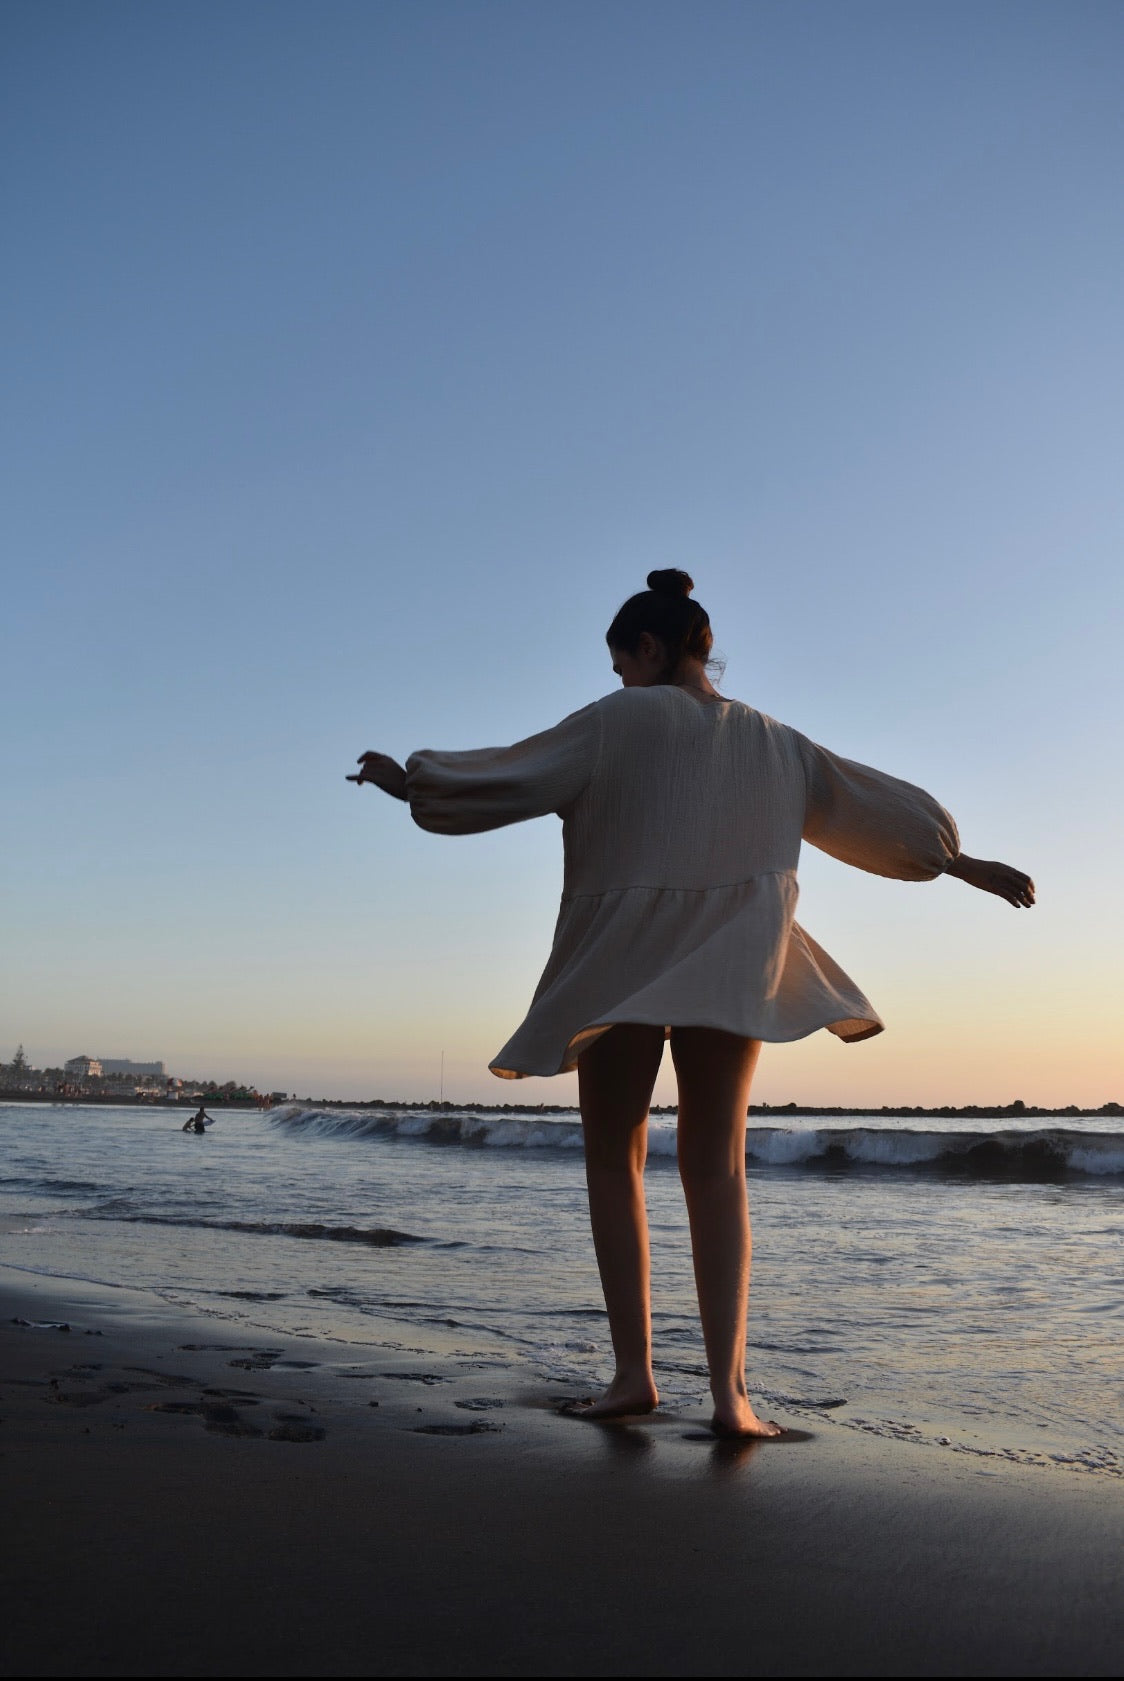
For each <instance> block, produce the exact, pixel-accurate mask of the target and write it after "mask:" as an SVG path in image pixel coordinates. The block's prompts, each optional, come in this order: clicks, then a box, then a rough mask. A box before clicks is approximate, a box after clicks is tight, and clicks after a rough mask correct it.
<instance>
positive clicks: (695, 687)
mask: <svg viewBox="0 0 1124 1681" xmlns="http://www.w3.org/2000/svg"><path fill="white" fill-rule="evenodd" d="M671 681H672V684H673V685H674V686H675V688H677V689H687V690H688V691H689V692H690V693H691V694H696V695H701V696H702V697H703V698H704V699H705V700H721V699H722V696H721V695H720V694H719V693H718V690H717V689H716V688H715V687H714V684H713V683H712V682H711V681H710V678H709V677H708V676H707V674H706V667H705V666H704V665H702V664H701V663H700V662H699V661H698V660H684V661H683V663H682V665H680V667H679V668H678V670H677V671H676V672H675V673H674V674H673V676H672V678H671Z"/></svg>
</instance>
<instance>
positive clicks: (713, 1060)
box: [671, 1027, 761, 1176]
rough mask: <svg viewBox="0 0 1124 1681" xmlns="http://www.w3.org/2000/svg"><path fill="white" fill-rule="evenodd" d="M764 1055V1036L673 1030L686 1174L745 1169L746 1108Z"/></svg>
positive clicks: (681, 1154) (682, 1161)
mask: <svg viewBox="0 0 1124 1681" xmlns="http://www.w3.org/2000/svg"><path fill="white" fill-rule="evenodd" d="M760 1054H761V1041H760V1039H743V1038H742V1037H741V1036H740V1035H739V1034H737V1033H724V1032H723V1031H722V1030H721V1029H720V1028H717V1027H673V1028H672V1030H671V1057H672V1061H673V1062H674V1064H675V1076H676V1080H677V1081H678V1085H679V1130H678V1148H679V1165H680V1167H681V1169H682V1170H683V1172H684V1173H687V1174H690V1173H695V1174H705V1175H708V1176H709V1175H712V1174H729V1173H744V1172H745V1124H746V1110H747V1109H748V1107H749V1093H750V1088H751V1086H752V1085H753V1073H754V1070H755V1068H756V1067H757V1059H758V1057H759V1056H760Z"/></svg>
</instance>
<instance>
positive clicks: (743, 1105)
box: [671, 1027, 780, 1436]
mask: <svg viewBox="0 0 1124 1681" xmlns="http://www.w3.org/2000/svg"><path fill="white" fill-rule="evenodd" d="M760 1051H761V1042H760V1040H758V1039H742V1038H739V1037H738V1035H737V1034H734V1033H723V1032H720V1031H719V1030H718V1029H717V1028H712V1027H676V1028H673V1029H672V1032H671V1055H672V1059H673V1060H674V1063H675V1072H676V1075H677V1077H678V1081H679V1134H678V1149H679V1172H680V1175H681V1177H682V1180H683V1190H684V1194H685V1196H686V1198H687V1214H688V1217H689V1219H690V1222H691V1252H692V1255H693V1258H694V1263H695V1285H696V1288H697V1290H698V1295H699V1315H700V1318H701V1319H702V1330H703V1341H704V1342H705V1344H706V1358H707V1365H708V1366H709V1368H710V1392H711V1394H712V1395H713V1397H714V1426H713V1427H714V1429H715V1430H716V1431H718V1432H720V1433H722V1434H730V1433H735V1434H737V1435H744V1436H776V1435H778V1434H780V1427H779V1426H778V1425H776V1424H772V1423H767V1422H765V1421H764V1420H763V1419H760V1418H758V1416H757V1414H756V1413H755V1412H754V1410H753V1407H752V1406H751V1404H750V1400H749V1395H748V1392H747V1390H746V1381H745V1339H746V1315H747V1313H748V1310H749V1263H750V1253H751V1239H750V1229H749V1206H748V1203H747V1200H746V1184H745V1117H746V1109H747V1107H748V1105H749V1088H750V1086H751V1084H752V1081H753V1071H754V1069H755V1068H756V1066H757V1058H758V1056H759V1054H760Z"/></svg>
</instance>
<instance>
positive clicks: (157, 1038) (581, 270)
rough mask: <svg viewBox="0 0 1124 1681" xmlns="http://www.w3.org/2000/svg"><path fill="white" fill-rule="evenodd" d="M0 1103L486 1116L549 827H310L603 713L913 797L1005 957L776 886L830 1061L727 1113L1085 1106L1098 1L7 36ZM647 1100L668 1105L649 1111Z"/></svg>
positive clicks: (1115, 1034) (568, 1082)
mask: <svg viewBox="0 0 1124 1681" xmlns="http://www.w3.org/2000/svg"><path fill="white" fill-rule="evenodd" d="M0 32H2V48H3V50H2V53H0V64H2V72H0V74H2V78H3V96H2V100H0V105H2V110H3V115H2V118H0V122H2V125H3V146H2V155H3V164H2V167H3V172H4V204H5V213H4V220H5V227H6V235H7V237H6V241H5V243H6V247H7V251H6V259H5V263H4V267H3V275H2V279H0V285H2V287H3V291H4V294H5V298H4V303H5V307H4V311H3V323H4V324H3V329H2V331H3V335H4V365H5V370H6V372H5V378H4V387H5V390H4V396H3V404H4V414H5V448H4V455H5V463H6V469H7V473H6V477H7V490H6V494H5V504H6V508H5V515H4V524H5V528H6V541H5V549H6V552H7V554H8V556H9V564H8V566H7V568H6V581H5V585H4V592H3V609H4V612H3V624H4V658H3V661H2V664H0V681H2V683H3V685H4V694H5V704H4V720H5V730H4V734H5V738H6V739H5V750H4V767H3V782H4V789H5V793H6V795H7V800H6V808H7V814H8V815H7V820H6V823H5V830H6V833H5V842H6V846H5V851H6V854H7V860H8V862H7V867H6V871H5V876H6V894H5V898H6V906H5V908H4V911H3V946H4V953H5V962H4V965H3V981H2V987H3V991H2V996H0V1058H4V1059H8V1058H10V1057H11V1055H12V1053H13V1052H14V1050H15V1047H16V1045H17V1043H18V1042H21V1041H22V1043H23V1044H24V1046H25V1048H26V1051H27V1054H28V1056H29V1057H30V1058H31V1059H32V1060H33V1061H35V1062H37V1063H39V1064H44V1063H52V1062H58V1061H61V1060H63V1059H64V1058H66V1057H69V1056H73V1055H76V1054H78V1053H81V1052H86V1053H90V1054H94V1055H104V1056H132V1057H135V1058H138V1059H150V1058H156V1057H161V1058H163V1059H164V1060H165V1061H166V1062H167V1063H168V1065H169V1068H170V1070H171V1071H172V1072H175V1073H180V1074H195V1075H199V1076H213V1077H215V1078H218V1079H225V1078H237V1079H240V1080H247V1081H253V1082H256V1083H257V1084H259V1085H261V1086H263V1087H267V1088H274V1087H281V1088H284V1089H286V1090H294V1091H298V1092H300V1093H301V1094H304V1093H305V1092H312V1093H314V1094H320V1093H323V1094H327V1095H336V1096H357V1097H370V1096H379V1095H381V1096H385V1097H396V1096H401V1097H407V1098H413V1097H421V1098H428V1097H432V1096H436V1095H437V1088H438V1071H439V1063H440V1057H441V1053H442V1052H444V1056H445V1091H446V1095H447V1096H448V1097H451V1098H454V1099H461V1100H465V1101H467V1100H470V1099H481V1098H483V1099H489V1100H493V1101H497V1102H505V1101H523V1102H538V1101H548V1102H563V1103H565V1102H571V1101H573V1100H574V1099H575V1097H576V1080H575V1077H574V1076H564V1077H562V1078H559V1079H556V1080H553V1081H547V1080H527V1081H523V1082H521V1083H519V1084H518V1085H514V1084H511V1083H508V1082H502V1083H501V1082H499V1081H497V1080H496V1079H494V1077H493V1076H491V1075H490V1074H489V1073H488V1072H487V1067H486V1065H487V1062H488V1059H489V1057H490V1056H492V1055H494V1053H495V1052H496V1050H497V1049H498V1048H499V1046H500V1045H501V1044H502V1043H503V1042H504V1040H505V1039H506V1038H507V1037H508V1035H509V1034H510V1033H511V1032H512V1030H513V1029H514V1027H515V1026H516V1024H517V1023H518V1022H519V1020H520V1019H521V1018H522V1015H523V1013H524V1011H525V1009H526V1006H527V1004H528V1002H529V999H530V995H531V992H532V990H533V987H534V984H535V982H536V980H537V978H538V974H539V971H540V969H541V967H542V964H543V963H544V961H545V958H546V955H547V952H548V950H549V946H550V938H551V931H552V927H553V920H554V915H555V911H556V908H557V897H558V890H559V885H560V880H561V846H560V835H559V825H558V823H557V821H556V820H554V819H549V820H545V821H542V822H539V823H536V824H533V825H522V826H519V827H516V828H513V829H510V830H505V831H501V832H499V833H495V834H490V835H483V836H475V837H471V838H467V839H460V840H449V839H442V838H440V837H436V836H432V835H428V834H424V833H422V832H421V831H420V830H418V829H417V828H416V827H415V826H414V825H413V824H412V823H411V822H410V820H409V816H408V814H407V812H406V810H405V808H404V807H402V806H400V805H398V804H396V803H394V802H392V801H389V800H386V799H384V798H382V797H381V796H379V795H377V794H376V793H375V792H374V791H373V790H370V789H363V790H356V789H355V788H354V787H353V786H351V785H350V784H348V783H346V782H345V781H344V777H345V774H346V773H347V772H348V771H349V770H351V769H352V768H353V763H354V760H355V757H356V755H357V754H358V753H359V752H361V751H362V750H363V749H365V748H378V749H382V750H385V751H387V752H390V753H393V754H395V755H396V756H397V757H401V758H404V757H405V755H406V754H407V753H408V752H410V751H411V750H412V749H414V748H417V747H422V746H434V747H471V746H484V745H492V744H496V743H500V742H505V741H509V740H513V739H515V738H518V737H520V736H523V735H527V734H530V733H531V732H532V731H534V730H537V729H540V728H543V727H545V726H547V725H549V724H551V723H553V722H555V721H557V719H559V718H560V717H562V716H563V715H564V714H566V713H568V712H570V711H573V710H574V709H575V708H576V707H578V706H581V705H584V704H585V703H586V702H587V701H588V700H591V699H593V698H594V697H595V696H597V695H599V694H602V693H604V692H606V691H607V690H608V689H610V688H611V687H613V686H614V684H615V681H616V680H615V679H614V678H613V676H612V673H611V671H610V667H609V659H608V655H607V652H606V650H605V647H604V641H603V638H604V631H605V628H606V626H607V624H608V622H609V620H610V619H611V617H612V615H613V613H614V611H615V610H616V608H617V607H618V605H619V604H620V602H621V601H622V600H623V599H624V598H625V597H626V596H627V595H629V594H631V593H632V592H633V591H634V590H636V589H639V588H642V587H643V583H644V577H645V574H646V573H647V571H648V570H649V569H650V568H651V567H654V566H660V567H663V566H681V567H684V568H686V569H687V570H688V571H689V572H690V573H691V574H692V575H693V576H694V578H695V580H696V583H697V595H698V598H699V599H700V600H701V601H702V602H703V604H704V605H705V606H706V607H707V609H708V610H709V612H710V614H711V617H712V620H713V622H714V626H715V631H716V638H717V644H718V649H719V651H720V652H721V653H722V655H723V656H724V657H725V659H726V661H727V667H726V675H725V679H724V684H723V687H724V689H725V692H727V693H728V694H731V695H735V696H738V697H739V698H742V699H744V700H747V701H749V702H750V703H752V704H753V705H755V706H757V707H759V708H761V709H762V710H763V711H766V712H769V713H771V714H773V715H774V716H776V717H779V718H782V719H784V720H785V721H786V722H788V723H791V724H793V725H796V726H797V727H798V728H800V729H802V730H804V731H805V732H806V733H807V734H809V735H811V736H813V737H814V738H815V739H817V740H820V741H822V742H824V743H825V744H826V745H828V746H829V747H831V748H833V749H835V750H837V751H839V752H841V753H844V754H846V755H848V756H850V757H852V758H857V759H860V760H863V761H865V762H867V763H870V764H874V765H877V766H879V767H880V768H882V769H885V770H888V771H891V772H894V773H895V774H897V775H901V776H905V777H908V778H909V779H910V780H912V781H916V782H920V783H921V784H922V785H923V786H925V787H927V788H929V789H930V790H931V791H932V792H933V793H934V794H936V795H937V797H938V798H940V799H941V800H942V801H943V802H944V803H945V804H946V805H947V806H948V807H949V808H950V809H951V810H952V811H953V813H954V814H955V816H956V817H957V819H958V821H959V823H960V827H961V832H962V837H963V842H964V846H965V849H966V850H967V851H969V852H972V853H975V854H977V855H979V856H983V857H999V858H1002V859H1004V860H1006V861H1008V862H1010V863H1013V864H1015V865H1018V866H1019V867H1021V868H1024V869H1026V870H1028V871H1029V872H1030V873H1031V874H1032V875H1033V876H1034V877H1035V880H1036V882H1037V884H1038V891H1039V905H1038V907H1037V908H1036V909H1035V910H1033V911H1031V912H1025V911H1020V912H1018V913H1016V912H1015V911H1013V910H1011V909H1010V908H1009V907H1008V906H1007V905H1005V904H1003V903H1001V902H1000V901H999V900H997V899H992V898H987V897H985V896H983V895H981V894H976V893H972V892H971V891H969V890H968V889H967V888H966V887H964V886H963V885H962V884H960V883H957V882H955V881H947V880H942V881H938V882H935V883H932V884H927V885H922V886H908V885H904V884H899V883H890V882H885V881H881V880H879V879H876V878H874V877H868V876H863V875H861V874H860V873H858V872H856V871H852V870H847V869H846V868H844V867H843V866H842V865H839V864H837V863H835V862H833V861H832V860H830V859H827V858H824V857H822V856H821V855H819V854H817V853H815V852H814V851H813V850H812V849H810V848H809V849H807V850H806V852H805V855H804V866H803V870H802V878H801V879H802V886H803V894H802V900H801V909H800V912H799V915H800V920H801V922H802V923H803V924H804V925H805V926H806V927H807V928H808V929H809V931H810V932H811V933H812V934H813V935H814V937H815V938H816V939H817V940H818V941H819V942H820V943H821V944H822V945H824V946H825V947H826V948H827V950H828V951H829V952H831V953H832V955H833V956H834V957H835V958H836V959H837V960H838V961H839V962H840V963H842V964H843V966H844V968H846V969H847V970H848V971H849V972H850V973H851V974H852V975H853V976H854V978H855V979H856V981H857V982H858V983H859V985H860V986H861V987H863V989H864V990H865V991H866V992H867V993H868V995H869V996H870V997H871V999H872V1000H873V1002H874V1003H875V1005H876V1007H877V1008H879V1010H880V1011H881V1013H882V1015H883V1016H884V1018H885V1019H886V1022H887V1028H888V1031H887V1032H886V1033H885V1034H883V1035H882V1036H881V1037H879V1038H878V1039H876V1040H873V1041H871V1042H869V1043H865V1044H860V1045H856V1046H849V1047H844V1046H841V1045H840V1044H839V1043H838V1042H836V1041H835V1040H834V1039H833V1038H831V1037H830V1036H828V1035H827V1034H824V1033H819V1034H816V1035H814V1036H813V1037H812V1038H811V1039H808V1040H805V1041H803V1042H801V1043H799V1044H797V1045H790V1046H777V1047H771V1048H770V1047H767V1048H766V1051H765V1054H764V1057H763V1060H762V1065H761V1072H760V1074H759V1077H758V1083H757V1090H756V1096H757V1097H758V1098H759V1099H764V1100H766V1101H769V1102H777V1103H780V1102H785V1101H788V1100H789V1099H796V1100H798V1101H801V1102H809V1103H814V1102H823V1103H841V1104H854V1105H863V1104H871V1105H877V1104H882V1103H899V1102H909V1103H914V1102H916V1103H944V1102H949V1103H957V1102H973V1101H977V1102H983V1103H991V1102H1009V1101H1011V1100H1012V1099H1014V1098H1017V1097H1021V1098H1022V1099H1024V1101H1026V1102H1028V1103H1041V1104H1064V1103H1068V1102H1075V1103H1078V1104H1082V1105H1091V1104H1098V1103H1100V1102H1102V1101H1104V1100H1106V1099H1110V1098H1113V1099H1117V1100H1121V1101H1124V1069H1122V1067H1121V1051H1120V1041H1121V1035H1120V1025H1119V1024H1120V1014H1121V1003H1122V997H1121V992H1122V988H1121V960H1120V951H1121V945H1122V941H1124V917H1122V900H1124V894H1122V890H1121V885H1120V883H1121V874H1120V865H1119V852H1120V834H1121V829H1122V827H1124V822H1122V820H1124V796H1122V794H1121V724H1122V721H1124V720H1122V710H1124V708H1122V704H1121V678H1120V672H1121V658H1120V647H1119V643H1120V633H1121V605H1122V600H1121V596H1122V589H1121V573H1122V567H1121V532H1122V524H1124V521H1122V502H1124V473H1122V471H1121V454H1122V442H1124V424H1122V421H1124V416H1122V393H1124V312H1122V309H1121V298H1122V297H1124V194H1122V193H1121V187H1120V183H1121V176H1122V168H1124V101H1122V100H1121V97H1120V89H1121V85H1122V76H1124V7H1121V5H1120V4H1118V3H1117V0H1059V3H1046V4H1043V3H1040V0H1020V3H1019V4H1017V5H1015V4H1009V3H1006V0H967V3H960V0H935V3H931V0H914V3H912V4H909V5H902V4H900V3H899V0H873V3H867V0H781V3H776V4H774V3H755V0H734V3H727V0H682V3H681V0H672V3H668V0H591V3H587V0H537V3H531V0H525V3H517V0H455V3H445V0H360V3H351V0H315V3H313V0H301V3H296V4H294V3H292V0H270V3H268V4H265V3H257V0H252V3H251V0H190V3H188V0H173V3H169V4H161V5H153V4H150V3H148V0H127V3H121V0H51V3H50V4H44V3H43V0H7V3H6V4H5V5H4V7H3V9H2V11H0ZM672 1092H673V1086H672V1082H671V1079H670V1072H669V1070H668V1069H667V1068H665V1072H664V1074H663V1075H662V1076H661V1084H660V1086H659V1087H658V1089H657V1098H658V1100H660V1101H668V1100H669V1099H670V1098H671V1096H672Z"/></svg>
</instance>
